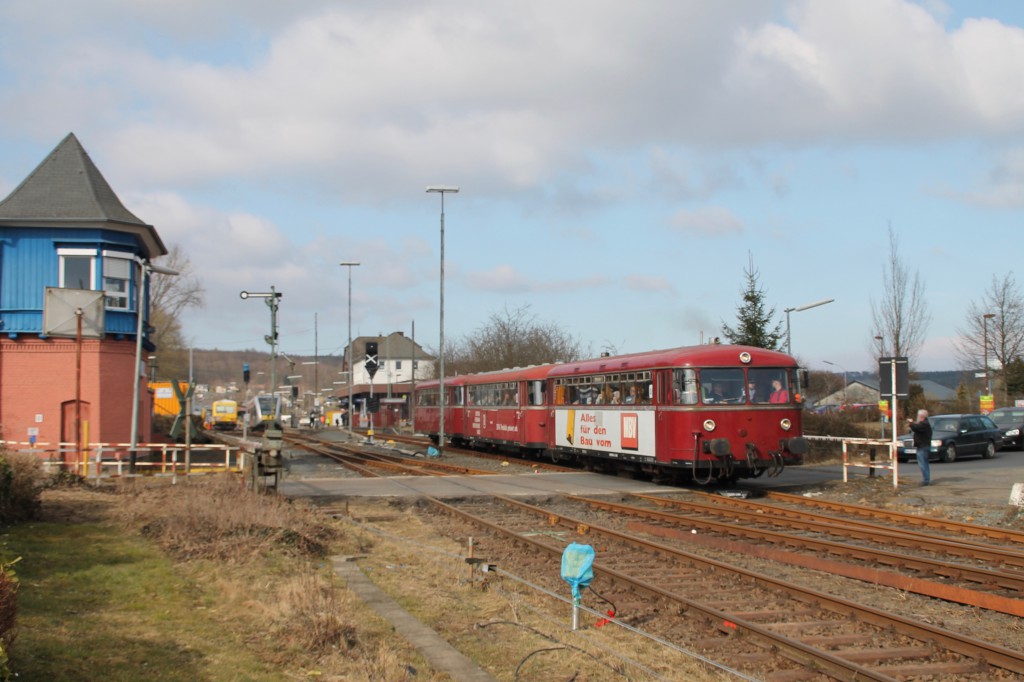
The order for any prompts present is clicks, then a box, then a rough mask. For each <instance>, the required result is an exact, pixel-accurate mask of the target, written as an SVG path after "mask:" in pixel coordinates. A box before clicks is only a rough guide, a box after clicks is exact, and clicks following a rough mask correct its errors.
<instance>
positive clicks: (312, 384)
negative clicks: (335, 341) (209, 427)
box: [156, 348, 344, 392]
mask: <svg viewBox="0 0 1024 682" xmlns="http://www.w3.org/2000/svg"><path fill="white" fill-rule="evenodd" d="M162 360H163V362H164V364H166V365H169V366H170V367H168V368H166V369H165V368H162V367H160V366H157V368H156V378H157V380H158V381H170V380H172V379H181V380H187V379H188V378H189V370H190V364H191V373H192V374H191V376H192V377H193V378H194V379H195V381H196V383H197V384H205V385H207V386H209V387H210V390H211V391H215V390H217V387H224V388H226V387H228V386H231V385H232V384H233V385H235V386H237V387H239V388H241V387H242V386H243V383H242V366H243V365H245V364H246V363H248V364H249V372H250V377H251V380H250V388H252V389H253V390H266V389H269V384H270V374H271V372H270V353H269V352H267V351H256V350H201V349H198V348H195V349H192V350H191V351H184V352H183V353H182V355H181V356H180V357H178V356H175V357H168V358H166V359H162ZM343 368H344V358H342V357H341V356H338V355H327V356H320V357H314V356H305V355H292V356H289V357H285V356H283V355H281V354H278V356H277V368H276V370H275V372H276V376H275V378H276V380H277V384H278V386H283V385H286V384H287V383H288V381H287V377H289V376H300V377H301V378H300V379H296V380H295V381H297V382H298V385H299V389H300V390H301V391H303V392H305V391H313V390H316V389H318V388H319V389H323V388H330V387H331V386H332V385H333V383H334V382H335V381H338V380H339V379H341V378H342V377H341V376H340V374H339V373H340V372H342V371H343Z"/></svg>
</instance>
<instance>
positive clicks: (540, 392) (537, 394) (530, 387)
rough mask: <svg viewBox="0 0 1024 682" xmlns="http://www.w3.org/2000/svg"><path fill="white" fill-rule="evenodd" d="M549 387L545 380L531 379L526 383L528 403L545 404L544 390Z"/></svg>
mask: <svg viewBox="0 0 1024 682" xmlns="http://www.w3.org/2000/svg"><path fill="white" fill-rule="evenodd" d="M546 388H547V384H545V383H544V382H543V381H530V382H527V384H526V404H527V405H543V404H544V390H545V389H546Z"/></svg>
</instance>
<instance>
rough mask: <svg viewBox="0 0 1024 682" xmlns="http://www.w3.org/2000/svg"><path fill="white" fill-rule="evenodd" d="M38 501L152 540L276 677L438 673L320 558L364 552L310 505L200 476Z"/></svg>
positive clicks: (363, 545) (423, 677)
mask: <svg viewBox="0 0 1024 682" xmlns="http://www.w3.org/2000/svg"><path fill="white" fill-rule="evenodd" d="M43 507H44V512H43V517H44V520H45V521H50V522H67V523H83V522H89V523H100V524H104V525H110V527H111V529H112V530H116V529H119V530H120V531H121V532H124V533H127V534H129V535H135V534H140V535H143V536H144V537H146V538H147V539H148V540H149V541H150V542H152V543H155V544H156V545H158V546H159V547H161V548H162V549H163V551H164V552H165V553H166V554H167V555H168V556H169V557H171V558H173V560H174V561H175V562H177V563H178V565H179V574H180V575H183V576H186V577H187V579H188V580H189V582H190V583H191V585H193V586H194V590H195V592H196V599H197V601H198V602H200V603H202V604H203V605H204V606H203V607H202V612H201V613H199V614H196V615H197V617H201V618H206V619H208V620H211V621H214V622H215V624H216V626H217V627H221V628H224V629H225V630H230V631H232V632H235V633H237V634H238V636H239V637H240V638H241V640H242V641H244V642H245V643H246V647H247V648H250V649H251V655H252V656H253V657H254V658H256V659H258V660H262V661H264V662H265V664H266V665H267V666H268V670H278V671H284V672H283V673H281V675H282V677H280V679H318V680H353V681H355V682H359V681H361V680H366V681H370V680H396V681H401V680H405V679H407V678H408V679H411V677H410V673H409V672H408V671H409V669H417V670H419V671H420V674H419V676H417V677H416V678H415V679H416V681H417V682H422V681H426V682H431V681H432V680H436V682H441V680H443V679H445V678H444V677H443V676H438V677H435V676H434V673H433V672H432V671H431V670H430V667H429V665H428V664H427V663H426V662H425V661H424V659H422V657H421V656H420V655H419V653H418V652H416V651H414V650H412V649H411V648H410V647H409V646H408V644H407V643H405V642H404V641H401V640H397V641H396V639H395V637H394V635H393V629H392V628H391V627H390V626H389V625H388V624H387V623H385V622H383V621H382V620H381V619H380V618H379V617H377V616H376V614H374V613H372V612H370V611H369V610H368V609H367V607H366V606H365V605H364V604H363V603H362V602H360V601H359V600H358V599H355V598H354V597H353V596H352V595H351V593H349V592H348V591H347V590H345V589H344V586H343V585H342V584H341V581H340V579H338V578H337V577H336V576H335V575H334V573H333V572H332V571H331V569H330V564H329V562H328V561H326V557H328V556H330V555H333V554H355V553H359V552H362V551H366V550H368V549H370V548H371V546H372V545H371V542H370V540H369V538H368V536H366V535H365V534H362V533H359V532H357V531H355V530H353V529H352V528H344V527H343V526H342V525H341V524H339V523H337V522H335V521H333V520H331V519H330V518H329V517H327V516H325V515H323V514H320V513H318V512H317V511H316V510H315V509H313V508H311V507H309V506H306V505H302V504H291V503H289V502H288V501H286V500H284V499H282V498H278V497H276V496H271V495H264V494H255V493H252V492H250V491H248V490H246V489H244V487H242V486H241V485H239V484H238V482H237V480H236V479H234V478H232V477H219V476H211V477H196V478H194V479H191V480H189V481H187V482H186V483H178V484H177V485H173V486H172V485H168V484H166V483H161V482H153V481H135V482H131V483H123V484H121V485H120V486H118V487H117V488H106V489H103V490H97V489H94V488H90V487H85V486H74V487H63V488H57V489H52V490H48V491H46V493H44V496H43ZM123 627H125V628H126V629H129V630H135V631H138V630H139V627H143V626H136V625H133V624H131V623H124V624H123Z"/></svg>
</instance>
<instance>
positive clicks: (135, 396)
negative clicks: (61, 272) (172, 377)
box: [79, 261, 179, 474]
mask: <svg viewBox="0 0 1024 682" xmlns="http://www.w3.org/2000/svg"><path fill="white" fill-rule="evenodd" d="M136 262H137V263H138V264H139V266H140V267H141V268H142V277H141V278H140V281H139V290H138V292H137V293H138V296H136V301H137V303H136V304H135V308H136V310H135V317H136V320H135V376H134V378H133V380H132V434H131V445H130V447H129V450H128V473H131V474H134V473H135V463H136V462H137V461H138V453H137V452H136V448H137V447H138V444H139V384H140V383H141V380H140V379H139V376H140V375H141V374H142V330H143V324H142V304H143V298H142V297H143V296H145V295H146V283H147V282H148V281H149V276H150V274H152V273H154V272H155V273H157V274H160V275H169V276H177V275H178V274H179V273H178V272H176V271H174V270H170V269H168V268H162V267H160V266H159V265H153V264H152V263H150V262H148V261H145V262H144V261H136ZM79 319H81V318H79Z"/></svg>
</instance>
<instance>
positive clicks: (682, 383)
mask: <svg viewBox="0 0 1024 682" xmlns="http://www.w3.org/2000/svg"><path fill="white" fill-rule="evenodd" d="M672 402H673V403H674V404H676V405H696V404H697V372H696V370H692V369H677V370H673V372H672Z"/></svg>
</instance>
